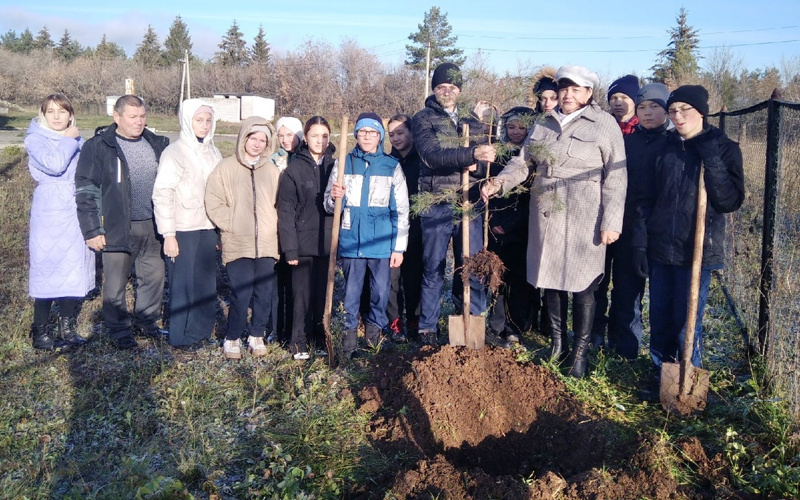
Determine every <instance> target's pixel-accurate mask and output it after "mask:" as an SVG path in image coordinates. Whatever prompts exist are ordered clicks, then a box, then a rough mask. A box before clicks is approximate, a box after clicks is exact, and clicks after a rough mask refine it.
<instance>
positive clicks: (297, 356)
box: [292, 351, 311, 361]
mask: <svg viewBox="0 0 800 500" xmlns="http://www.w3.org/2000/svg"><path fill="white" fill-rule="evenodd" d="M292 357H293V358H294V359H296V360H298V361H305V360H307V359H311V355H310V354H309V353H308V352H306V351H301V352H296V353H294V356H292Z"/></svg>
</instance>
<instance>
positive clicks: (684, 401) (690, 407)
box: [660, 363, 709, 417]
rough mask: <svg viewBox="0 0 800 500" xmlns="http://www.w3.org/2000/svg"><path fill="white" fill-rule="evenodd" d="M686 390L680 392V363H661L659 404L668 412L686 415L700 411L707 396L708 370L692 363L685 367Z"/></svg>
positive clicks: (703, 407)
mask: <svg viewBox="0 0 800 500" xmlns="http://www.w3.org/2000/svg"><path fill="white" fill-rule="evenodd" d="M686 369H687V374H686V381H687V384H686V391H685V393H681V365H680V364H679V363H662V364H661V388H660V399H661V406H662V407H663V408H664V410H666V411H668V412H674V413H677V414H678V415H680V416H682V417H688V416H691V415H695V414H697V413H700V412H702V411H703V410H704V409H705V407H706V400H707V398H708V380H709V372H708V370H704V369H702V368H697V367H695V366H693V365H691V364H690V365H689V366H687V367H686Z"/></svg>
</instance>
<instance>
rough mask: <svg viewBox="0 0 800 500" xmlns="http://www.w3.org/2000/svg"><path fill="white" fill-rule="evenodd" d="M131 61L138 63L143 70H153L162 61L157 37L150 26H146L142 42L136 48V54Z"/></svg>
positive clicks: (162, 57)
mask: <svg viewBox="0 0 800 500" xmlns="http://www.w3.org/2000/svg"><path fill="white" fill-rule="evenodd" d="M133 60H134V61H136V62H138V63H140V64H141V65H142V66H144V67H145V68H155V67H156V66H160V65H161V64H162V63H163V61H164V56H163V54H162V53H161V44H160V43H158V35H157V34H156V32H155V30H154V29H153V26H152V25H149V24H148V25H147V31H146V32H145V34H144V38H142V42H141V43H140V44H139V45H137V46H136V53H135V54H133Z"/></svg>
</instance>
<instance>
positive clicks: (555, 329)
mask: <svg viewBox="0 0 800 500" xmlns="http://www.w3.org/2000/svg"><path fill="white" fill-rule="evenodd" d="M566 297H567V294H566V293H564V292H559V291H555V290H547V291H545V307H544V308H543V309H544V312H545V315H544V316H543V320H544V321H545V323H546V325H547V327H546V331H547V333H548V334H549V336H550V340H551V343H552V346H553V349H552V351H551V353H550V359H551V360H552V361H558V362H559V363H561V362H563V361H564V360H565V359H567V355H568V354H569V339H568V337H567V301H566V300H565V299H566Z"/></svg>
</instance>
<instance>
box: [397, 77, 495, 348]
mask: <svg viewBox="0 0 800 500" xmlns="http://www.w3.org/2000/svg"><path fill="white" fill-rule="evenodd" d="M461 83H462V77H461V70H460V69H459V68H458V66H456V65H455V64H453V63H443V64H440V65H439V66H438V67H437V68H436V70H435V71H434V72H433V78H432V81H431V87H432V88H433V95H431V96H428V98H427V99H426V100H425V108H424V109H423V110H422V111H419V112H417V114H415V115H414V118H413V119H412V123H411V134H412V136H413V138H414V146H415V147H416V150H417V153H418V154H419V157H420V159H421V160H422V163H421V165H420V177H419V192H420V193H425V192H430V193H434V194H436V195H442V194H446V193H447V192H457V191H458V190H460V188H461V172H462V171H464V170H465V169H467V170H469V172H470V175H471V176H472V180H473V181H474V182H477V181H479V180H480V179H482V178H483V177H484V175H483V173H482V172H480V171H479V170H478V169H477V165H478V164H479V162H491V161H494V159H495V150H494V147H493V146H491V145H488V144H483V145H476V144H475V143H476V142H477V141H475V140H474V139H473V140H472V141H471V142H472V144H471V145H470V146H462V145H461V144H463V140H462V138H461V137H462V134H463V125H464V124H469V125H470V128H471V129H472V130H476V131H479V130H483V127H482V125H481V123H480V122H479V121H478V120H476V119H475V118H474V117H471V116H469V115H468V113H460V112H459V110H458V108H457V106H456V104H457V102H458V97H459V95H460V94H461ZM473 137H475V136H474V135H473ZM483 139H484V142H485V138H483ZM481 165H482V167H483V168H486V164H485V163H483V164H481ZM484 172H485V171H484ZM470 191H471V192H472V194H471V197H472V198H473V199H475V200H477V199H478V196H477V189H471V190H470ZM459 198H460V195H459ZM458 219H459V217H458V216H457V215H456V213H455V212H454V210H453V206H452V205H451V201H443V202H440V203H437V204H434V205H433V206H431V207H430V208H428V209H427V210H426V211H425V212H424V213H422V214H420V222H421V226H422V247H423V277H422V297H421V307H420V319H419V334H420V338H421V340H422V341H423V342H424V343H435V342H436V325H437V324H438V322H439V312H440V300H441V292H442V286H443V284H444V270H445V263H446V257H447V247H448V245H449V243H450V240H451V239H452V240H453V253H454V254H455V255H454V256H455V267H456V268H459V267H461V264H462V262H461V261H462V244H461V224H460V222H458ZM469 231H470V238H469V239H470V241H469V246H470V249H469V254H470V255H473V254H475V253H477V252H478V251H480V250H481V249H482V248H483V218H482V217H475V218H473V219H472V221H471V223H470V228H469ZM454 274H455V276H454V277H453V299H454V300H453V301H454V302H455V306H456V310H457V311H459V310H460V309H461V307H462V304H461V302H462V301H461V295H462V294H461V291H462V288H463V286H462V284H461V273H454ZM470 289H471V292H470V293H471V295H470V297H471V299H470V302H471V304H470V311H471V313H472V314H475V315H480V314H481V313H483V311H484V310H485V309H486V295H485V292H484V288H483V285H482V284H481V282H480V280H478V279H477V278H475V277H474V276H473V277H471V278H470ZM459 314H460V313H459Z"/></svg>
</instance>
